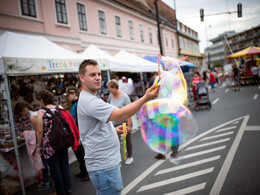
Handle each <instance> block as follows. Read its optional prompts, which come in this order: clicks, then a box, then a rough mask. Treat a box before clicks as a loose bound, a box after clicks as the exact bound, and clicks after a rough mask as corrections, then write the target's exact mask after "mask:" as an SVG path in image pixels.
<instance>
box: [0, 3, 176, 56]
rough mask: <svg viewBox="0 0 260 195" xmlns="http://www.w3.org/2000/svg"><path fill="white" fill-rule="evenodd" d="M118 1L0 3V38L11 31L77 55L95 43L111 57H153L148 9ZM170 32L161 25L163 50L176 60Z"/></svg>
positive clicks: (156, 49)
mask: <svg viewBox="0 0 260 195" xmlns="http://www.w3.org/2000/svg"><path fill="white" fill-rule="evenodd" d="M118 2H120V1H112V0H30V1H29V0H1V1H0V34H2V33H3V32H5V31H12V32H18V33H24V34H34V35H43V36H44V37H46V38H47V39H49V40H51V41H53V42H55V43H57V44H59V45H61V46H62V47H64V48H66V49H68V50H71V51H74V52H78V53H81V52H82V51H83V50H84V49H85V48H87V47H88V46H89V45H90V44H95V45H96V46H97V47H99V48H100V49H102V50H104V51H106V52H108V53H109V54H111V55H114V54H116V53H117V52H118V51H120V50H122V49H123V50H126V51H128V52H131V53H133V54H136V55H138V56H140V57H142V56H145V55H157V54H158V53H159V44H158V38H157V36H158V31H157V23H156V19H155V18H154V17H151V16H150V15H149V13H148V10H149V8H147V7H146V8H147V10H146V11H144V12H140V11H138V10H135V9H132V8H129V7H127V6H126V5H125V4H123V3H121V4H120V3H118ZM133 2H134V1H133ZM160 3H162V2H160ZM146 6H147V5H146ZM146 12H147V13H148V14H146ZM175 29H176V28H173V27H172V26H169V25H166V24H164V23H162V24H161V40H162V47H163V51H164V55H166V56H171V57H177V52H178V44H177V37H176V30H175Z"/></svg>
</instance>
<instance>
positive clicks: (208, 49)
mask: <svg viewBox="0 0 260 195" xmlns="http://www.w3.org/2000/svg"><path fill="white" fill-rule="evenodd" d="M205 32H206V45H207V51H208V69H211V66H210V48H209V46H208V32H207V25H206V24H205Z"/></svg>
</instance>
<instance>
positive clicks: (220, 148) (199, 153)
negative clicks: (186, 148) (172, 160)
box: [176, 146, 226, 160]
mask: <svg viewBox="0 0 260 195" xmlns="http://www.w3.org/2000/svg"><path fill="white" fill-rule="evenodd" d="M225 148H226V146H220V147H216V148H212V149H208V150H203V151H200V152H195V153H192V154H187V155H185V156H179V157H178V158H177V159H176V160H183V159H187V158H192V157H195V156H200V155H203V154H209V153H211V152H216V151H219V150H223V149H225Z"/></svg>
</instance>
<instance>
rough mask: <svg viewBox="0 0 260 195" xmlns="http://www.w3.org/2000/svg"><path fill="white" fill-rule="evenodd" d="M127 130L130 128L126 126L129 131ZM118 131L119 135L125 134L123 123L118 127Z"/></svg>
mask: <svg viewBox="0 0 260 195" xmlns="http://www.w3.org/2000/svg"><path fill="white" fill-rule="evenodd" d="M127 130H128V127H126V133H127ZM116 132H117V134H118V135H121V134H123V133H124V131H123V125H119V126H117V127H116Z"/></svg>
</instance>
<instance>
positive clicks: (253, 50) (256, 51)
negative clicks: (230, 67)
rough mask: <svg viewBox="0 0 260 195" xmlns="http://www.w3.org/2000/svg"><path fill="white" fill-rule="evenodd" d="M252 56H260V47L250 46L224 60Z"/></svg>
mask: <svg viewBox="0 0 260 195" xmlns="http://www.w3.org/2000/svg"><path fill="white" fill-rule="evenodd" d="M253 55H260V47H255V46H250V47H248V48H246V49H243V50H241V51H238V52H236V53H234V54H231V55H229V56H227V57H226V58H227V59H230V58H239V57H247V56H253Z"/></svg>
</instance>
